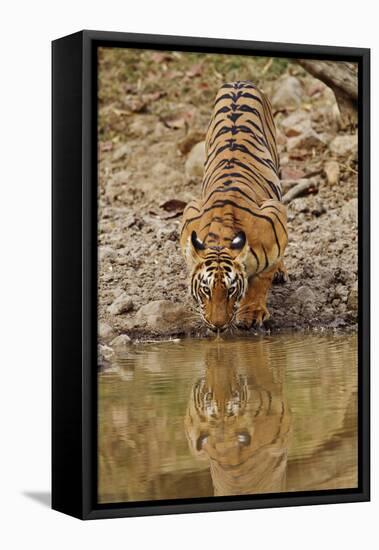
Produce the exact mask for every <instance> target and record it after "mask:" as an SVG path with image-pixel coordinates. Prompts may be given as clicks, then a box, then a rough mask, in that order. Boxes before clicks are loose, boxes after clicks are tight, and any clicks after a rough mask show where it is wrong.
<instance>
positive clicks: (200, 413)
mask: <svg viewBox="0 0 379 550" xmlns="http://www.w3.org/2000/svg"><path fill="white" fill-rule="evenodd" d="M98 426H99V471H98V475H99V486H98V500H99V502H101V503H110V502H122V501H141V500H159V499H169V498H193V497H209V496H214V495H215V496H220V495H239V494H262V493H270V492H281V491H303V490H320V489H336V488H352V487H356V486H357V338H356V335H347V336H346V335H344V336H336V335H327V336H317V335H303V334H302V335H283V336H272V337H256V338H254V339H239V340H225V341H222V340H221V341H215V340H213V341H209V340H182V341H180V342H169V343H167V342H166V343H154V344H143V345H135V346H130V348H129V349H128V352H127V353H125V354H123V355H119V356H117V357H116V358H115V360H114V362H113V364H112V366H111V368H110V369H109V370H107V371H105V372H101V373H100V374H99V423H98Z"/></svg>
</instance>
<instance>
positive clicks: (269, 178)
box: [181, 82, 288, 317]
mask: <svg viewBox="0 0 379 550" xmlns="http://www.w3.org/2000/svg"><path fill="white" fill-rule="evenodd" d="M281 197H282V194H281V185H280V180H279V157H278V152H277V146H276V130H275V124H274V119H273V115H272V111H271V106H270V103H269V101H268V99H267V97H266V96H265V95H264V94H263V93H262V92H261V91H259V90H258V89H257V88H256V87H255V86H254V85H253V84H252V83H251V82H234V83H228V84H224V86H222V87H221V88H220V90H219V92H218V94H217V96H216V99H215V104H214V110H213V114H212V117H211V121H210V124H209V127H208V131H207V136H206V161H205V166H204V178H203V183H202V190H201V197H200V199H198V200H194V201H192V202H191V203H190V204H189V205H188V206H187V207H186V209H185V211H184V215H183V226H182V234H181V246H182V249H183V252H184V255H185V257H186V259H187V263H188V265H189V267H190V268H191V269H193V268H194V265H196V264H199V262H200V261H201V260H202V259H204V258H205V256H206V254H207V251H211V250H223V251H224V252H225V251H227V254H228V255H229V256H230V258H231V260H232V261H233V260H237V261H239V263H243V267H244V269H245V274H244V276H245V278H246V279H249V278H251V277H253V276H257V275H259V274H261V273H268V272H269V273H271V272H272V275H273V274H274V272H275V270H277V269H279V268H280V266H281V261H282V257H283V254H284V250H285V248H286V245H287V240H288V237H287V228H286V219H287V216H286V208H285V206H284V205H283V204H282V202H281ZM245 245H246V246H245ZM193 248H194V249H195V252H196V253H194V250H193ZM243 248H245V251H244V254H243V255H241V250H242V249H243ZM271 279H272V277H271ZM245 286H247V285H245ZM266 286H269V285H268V283H267V282H266V283H265V287H266ZM264 294H267V292H266V291H265V292H264ZM241 299H242V296H241ZM259 307H260V306H259ZM262 307H263V306H262ZM264 307H265V306H264ZM227 316H229V317H231V315H230V314H228V315H227Z"/></svg>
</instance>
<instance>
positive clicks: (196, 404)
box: [184, 341, 292, 496]
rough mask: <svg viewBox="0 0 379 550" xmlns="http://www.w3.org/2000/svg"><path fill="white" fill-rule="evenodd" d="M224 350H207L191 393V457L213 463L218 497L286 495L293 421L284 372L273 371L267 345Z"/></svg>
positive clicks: (222, 347) (187, 425)
mask: <svg viewBox="0 0 379 550" xmlns="http://www.w3.org/2000/svg"><path fill="white" fill-rule="evenodd" d="M222 344H223V345H219V346H217V347H214V348H211V349H209V350H208V352H207V353H206V358H205V363H206V368H205V373H204V375H203V376H202V377H200V378H199V379H197V380H196V381H195V383H194V384H193V386H192V388H191V393H190V397H189V401H188V405H187V411H186V416H185V420H184V426H185V433H186V437H187V441H188V445H189V448H190V451H191V454H192V455H193V456H194V457H196V459H198V460H205V461H207V462H208V463H209V467H210V475H211V478H212V484H213V488H214V495H215V496H226V495H243V494H263V493H277V492H281V491H285V490H286V487H287V486H286V484H287V467H288V452H289V448H290V445H291V438H292V416H291V411H290V407H289V405H288V403H287V400H286V399H285V396H284V391H283V382H282V380H283V378H284V376H282V374H283V373H281V372H278V370H283V369H281V368H280V369H277V370H276V372H275V371H274V369H271V368H270V366H269V361H268V359H269V358H268V356H267V350H265V349H264V348H263V346H262V342H254V343H247V342H242V343H241V342H239V343H236V344H233V343H231V342H228V341H225V342H223V343H222ZM249 345H250V348H251V349H250V348H249ZM221 357H222V360H220V358H221ZM247 357H252V358H254V359H253V363H252V362H251V361H249V363H248V364H246V358H247Z"/></svg>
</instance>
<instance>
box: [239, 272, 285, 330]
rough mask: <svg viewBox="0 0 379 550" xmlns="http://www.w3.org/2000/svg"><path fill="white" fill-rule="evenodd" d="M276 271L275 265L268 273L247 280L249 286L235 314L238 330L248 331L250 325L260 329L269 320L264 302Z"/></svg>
mask: <svg viewBox="0 0 379 550" xmlns="http://www.w3.org/2000/svg"><path fill="white" fill-rule="evenodd" d="M277 269H278V266H277V265H275V266H274V267H272V268H271V269H270V270H269V271H265V272H262V273H259V275H255V276H254V277H251V279H249V286H248V288H247V291H246V294H245V296H244V298H243V300H242V301H241V304H240V307H239V310H238V313H237V319H236V321H237V325H238V326H239V327H240V328H245V329H249V328H250V327H251V326H252V325H257V326H259V327H260V326H262V324H263V322H264V321H267V319H269V318H270V313H269V311H268V309H267V307H266V301H267V294H268V291H269V290H270V288H271V284H272V279H273V276H274V274H275V273H276V271H277Z"/></svg>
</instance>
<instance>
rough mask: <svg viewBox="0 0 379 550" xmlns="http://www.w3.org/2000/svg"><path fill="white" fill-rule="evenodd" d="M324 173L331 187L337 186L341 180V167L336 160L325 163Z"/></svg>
mask: <svg viewBox="0 0 379 550" xmlns="http://www.w3.org/2000/svg"><path fill="white" fill-rule="evenodd" d="M324 171H325V175H326V179H327V181H328V183H329V185H336V184H337V183H338V182H339V179H340V165H339V164H338V162H337V161H336V160H330V161H329V162H326V163H325V166H324Z"/></svg>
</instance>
